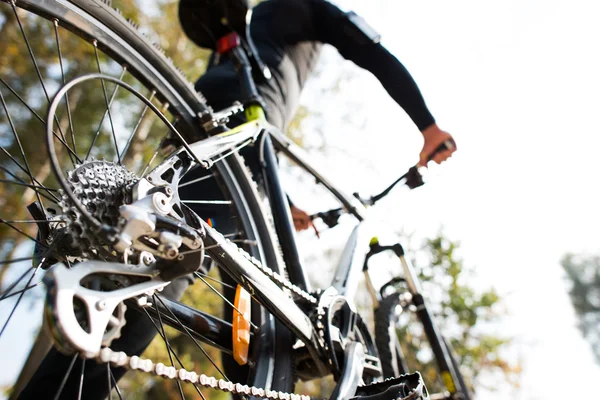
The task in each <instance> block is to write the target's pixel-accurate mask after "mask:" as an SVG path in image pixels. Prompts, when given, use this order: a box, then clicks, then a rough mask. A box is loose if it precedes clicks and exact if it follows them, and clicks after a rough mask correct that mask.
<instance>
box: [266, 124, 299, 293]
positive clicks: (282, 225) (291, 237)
mask: <svg viewBox="0 0 600 400" xmlns="http://www.w3.org/2000/svg"><path fill="white" fill-rule="evenodd" d="M261 145H262V149H261V150H262V153H263V156H262V157H261V158H262V160H261V161H262V169H263V173H264V177H265V187H266V189H267V194H268V197H269V201H270V203H271V209H272V210H273V219H274V221H275V230H276V231H277V236H278V237H279V244H280V245H281V249H282V251H283V260H284V262H285V265H286V266H287V272H288V275H289V278H290V281H292V283H294V284H295V285H296V286H298V287H299V288H301V289H302V290H305V291H310V287H309V284H308V280H307V279H306V275H305V273H304V269H303V268H302V265H301V263H300V255H299V253H298V247H297V246H296V237H295V233H294V224H293V221H292V215H291V212H290V207H289V204H288V200H287V196H286V195H285V192H284V191H283V187H282V186H281V181H280V179H279V173H278V171H277V159H276V157H275V149H274V148H273V143H272V142H271V138H270V137H269V134H268V133H266V134H265V136H264V138H263V141H262V143H261Z"/></svg>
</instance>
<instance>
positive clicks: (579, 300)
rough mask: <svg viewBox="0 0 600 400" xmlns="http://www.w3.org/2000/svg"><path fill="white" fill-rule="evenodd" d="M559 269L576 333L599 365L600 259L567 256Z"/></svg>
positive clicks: (599, 256) (590, 256) (599, 257)
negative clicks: (576, 320) (576, 321)
mask: <svg viewBox="0 0 600 400" xmlns="http://www.w3.org/2000/svg"><path fill="white" fill-rule="evenodd" d="M561 265H562V267H563V269H564V270H565V272H566V274H567V281H568V285H569V296H570V297H571V302H572V304H573V308H575V313H576V314H577V317H578V318H579V329H580V330H581V332H582V333H583V336H584V337H585V338H586V339H587V340H588V341H589V343H590V346H591V347H592V351H593V352H594V356H595V358H596V362H597V363H599V364H600V255H597V254H596V255H576V254H571V253H569V254H566V255H565V256H564V257H563V258H562V260H561Z"/></svg>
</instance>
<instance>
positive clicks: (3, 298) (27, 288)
mask: <svg viewBox="0 0 600 400" xmlns="http://www.w3.org/2000/svg"><path fill="white" fill-rule="evenodd" d="M41 284H42V281H39V282H38V283H34V284H33V285H31V286H28V287H26V288H25V289H23V290H19V291H17V292H14V293H11V294H9V295H8V296H5V295H4V294H3V295H2V298H1V299H0V301H2V300H6V299H9V298H11V297H13V296H16V295H18V294H19V293H23V292H26V291H28V290H31V289H33V288H35V287H38V286H39V285H41Z"/></svg>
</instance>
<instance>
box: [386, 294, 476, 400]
mask: <svg viewBox="0 0 600 400" xmlns="http://www.w3.org/2000/svg"><path fill="white" fill-rule="evenodd" d="M399 304H400V297H399V295H398V294H392V295H389V296H386V297H384V298H383V299H382V300H381V302H380V304H379V307H378V308H377V310H376V311H375V343H376V345H377V351H378V352H379V358H380V361H381V367H382V370H383V375H384V378H394V377H397V376H398V375H400V374H406V373H409V372H414V371H411V370H410V365H407V363H406V358H405V356H404V354H403V352H402V348H401V346H400V340H401V339H400V338H399V337H398V334H397V328H396V320H397V318H396V313H395V310H396V307H397V306H398V305H399ZM442 341H443V344H444V346H445V348H446V350H447V354H448V357H449V359H450V360H449V361H450V364H451V365H452V368H453V369H454V371H455V375H456V381H457V382H456V384H457V385H458V387H457V393H456V394H455V398H456V399H462V400H471V399H472V396H471V392H470V391H469V389H468V386H467V385H466V383H465V379H464V377H463V375H462V373H461V372H460V368H459V365H458V362H457V361H456V357H455V355H454V353H453V350H452V348H451V347H450V345H449V343H448V341H447V340H446V339H445V338H444V337H443V336H442Z"/></svg>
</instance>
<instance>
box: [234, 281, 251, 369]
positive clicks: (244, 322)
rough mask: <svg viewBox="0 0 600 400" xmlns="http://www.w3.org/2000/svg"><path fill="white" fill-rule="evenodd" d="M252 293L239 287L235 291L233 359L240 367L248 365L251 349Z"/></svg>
mask: <svg viewBox="0 0 600 400" xmlns="http://www.w3.org/2000/svg"><path fill="white" fill-rule="evenodd" d="M250 300H251V298H250V293H248V292H247V291H246V290H245V289H244V288H243V287H242V286H240V285H238V286H237V289H236V291H235V301H234V305H235V308H234V310H233V327H232V329H233V332H232V335H231V336H232V338H233V358H234V359H235V361H237V363H238V364H240V365H246V364H247V363H248V348H249V347H250V311H251V308H250V307H251V302H250Z"/></svg>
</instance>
